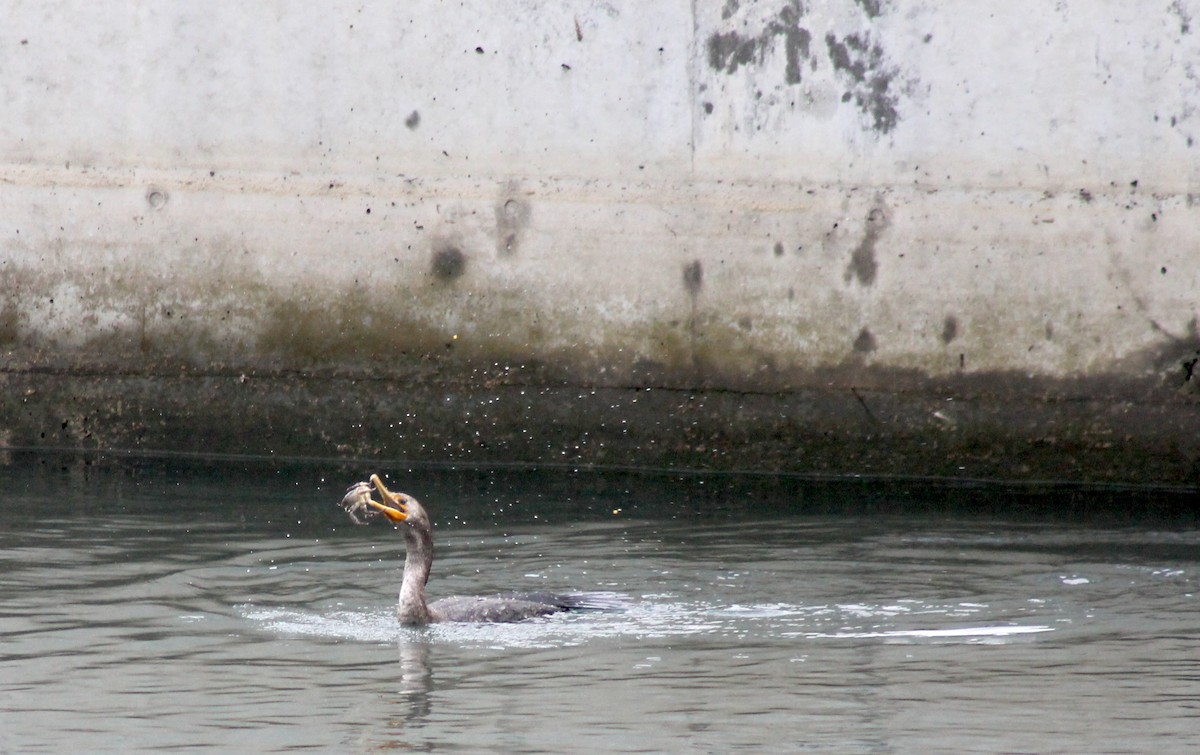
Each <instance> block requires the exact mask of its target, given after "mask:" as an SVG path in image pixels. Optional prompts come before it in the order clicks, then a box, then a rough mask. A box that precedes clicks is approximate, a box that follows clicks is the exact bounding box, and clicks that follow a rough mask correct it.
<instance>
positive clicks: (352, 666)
mask: <svg viewBox="0 0 1200 755" xmlns="http://www.w3.org/2000/svg"><path fill="white" fill-rule="evenodd" d="M372 471H379V472H381V473H385V474H386V475H387V478H388V480H389V482H391V483H392V484H393V485H394V486H395V487H396V488H398V489H400V490H404V491H406V492H409V493H411V494H413V495H415V496H417V497H418V498H420V499H421V500H423V501H424V503H425V504H426V506H427V508H429V510H430V512H431V514H432V516H433V517H434V519H435V521H436V529H435V535H436V538H437V544H438V560H437V562H436V563H435V566H434V573H433V577H432V579H431V582H430V592H431V594H432V595H433V596H435V597H436V596H442V595H449V594H473V593H486V592H489V591H492V590H496V589H502V588H506V587H521V588H524V587H532V588H544V589H554V590H594V589H600V590H614V591H619V592H622V593H625V594H627V595H629V596H630V598H631V604H630V606H629V608H628V610H626V611H623V612H618V613H588V614H580V615H572V616H565V617H555V618H551V619H548V620H541V621H535V622H527V623H523V624H517V625H504V626H464V625H459V626H438V627H432V628H428V629H416V630H414V629H404V628H401V627H399V626H397V624H396V622H395V619H394V616H393V614H392V609H393V604H394V601H395V590H396V587H397V585H398V582H399V575H400V563H401V558H402V556H401V548H402V543H401V541H400V538H399V537H398V536H396V534H395V533H394V532H392V531H391V530H390V529H389V528H387V527H383V526H380V527H371V528H360V527H354V526H351V525H350V524H349V523H348V522H347V520H346V519H345V516H344V514H343V513H342V512H341V511H340V509H338V508H337V507H336V506H335V504H336V502H337V501H338V500H339V499H340V497H341V494H342V492H343V491H344V489H345V488H346V486H347V485H348V484H350V483H351V482H353V481H356V480H358V479H362V478H363V477H365V476H366V474H368V473H369V472H372ZM1192 500H1193V498H1192V496H1189V495H1187V494H1186V493H1184V492H1181V491H1174V492H1148V491H1129V490H1126V491H1121V490H1080V489H1075V490H1064V489H1056V490H1053V491H1045V490H1040V489H1033V488H1021V489H1014V488H998V487H990V486H987V485H982V484H976V485H970V486H965V485H959V486H953V487H948V486H933V485H925V484H916V483H911V482H907V483H901V482H891V483H883V482H868V481H804V480H797V479H785V478H769V477H753V478H748V477H738V476H724V477H697V476H675V477H673V476H670V475H663V474H654V475H651V474H644V475H639V474H634V473H582V472H571V471H569V470H560V471H551V472H540V473H530V472H520V471H515V470H505V471H493V472H487V471H483V470H462V471H455V470H452V469H428V468H427V469H415V470H407V469H393V468H387V467H379V468H347V467H338V466H335V465H328V466H322V465H320V464H316V463H310V464H307V465H301V466H284V467H278V468H277V467H272V466H270V465H267V464H255V465H239V464H232V463H229V464H207V465H206V464H187V463H183V462H177V461H176V462H150V461H142V462H137V463H134V462H129V461H126V462H124V463H122V464H120V465H114V466H106V467H104V468H98V467H96V466H94V465H88V464H85V463H82V462H79V461H69V462H64V461H62V460H60V459H57V458H54V457H47V458H37V457H22V458H19V459H16V460H15V461H13V462H12V463H10V464H9V465H7V466H3V467H0V750H3V751H20V752H30V751H51V752H60V751H118V750H119V751H135V750H143V751H146V750H153V751H161V750H164V749H172V748H174V749H192V748H195V749H221V750H251V751H271V750H284V749H302V748H303V749H314V750H318V751H345V750H354V751H358V750H364V749H392V748H397V749H415V750H421V751H458V752H478V751H486V750H497V751H511V752H568V751H570V752H575V751H581V750H582V751H589V750H590V751H615V752H621V751H624V752H631V751H693V752H728V751H730V750H734V749H738V748H742V749H745V750H749V751H755V752H794V751H797V750H802V751H820V752H928V751H942V752H997V751H1030V752H1032V751H1038V752H1044V751H1071V752H1081V751H1105V752H1114V751H1128V752H1141V751H1162V750H1164V749H1167V750H1173V751H1189V750H1194V749H1196V748H1197V747H1200V719H1198V718H1197V714H1198V713H1200V702H1198V701H1200V653H1198V652H1197V650H1198V647H1200V599H1198V597H1197V595H1198V592H1197V591H1198V589H1200V525H1198V524H1197V520H1196V514H1195V512H1194V511H1193V504H1192Z"/></svg>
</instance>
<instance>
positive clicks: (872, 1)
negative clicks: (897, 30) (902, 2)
mask: <svg viewBox="0 0 1200 755" xmlns="http://www.w3.org/2000/svg"><path fill="white" fill-rule="evenodd" d="M854 2H856V3H858V7H860V8H862V9H863V13H866V14H867V18H878V17H879V15H880V14H881V13H883V3H884V0H854Z"/></svg>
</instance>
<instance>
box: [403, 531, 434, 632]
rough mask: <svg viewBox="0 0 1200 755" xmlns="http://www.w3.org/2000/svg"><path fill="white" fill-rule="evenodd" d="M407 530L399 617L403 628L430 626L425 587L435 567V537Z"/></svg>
mask: <svg viewBox="0 0 1200 755" xmlns="http://www.w3.org/2000/svg"><path fill="white" fill-rule="evenodd" d="M401 527H403V528H404V551H405V556H404V578H403V580H402V581H401V582H400V604H399V606H397V608H396V613H397V615H398V616H399V618H400V623H401V624H413V625H420V624H428V623H429V622H430V621H431V620H432V618H433V617H432V616H431V614H430V613H429V606H428V604H427V603H426V602H425V583H426V582H428V581H429V568H430V566H432V565H433V536H432V535H431V534H430V533H428V532H420V531H417V530H416V529H414V528H412V527H409V526H406V525H401Z"/></svg>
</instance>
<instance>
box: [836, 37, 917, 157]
mask: <svg viewBox="0 0 1200 755" xmlns="http://www.w3.org/2000/svg"><path fill="white" fill-rule="evenodd" d="M825 46H826V48H827V49H828V50H829V60H830V62H831V63H832V64H833V68H834V70H835V71H837V72H838V73H839V74H841V75H842V78H843V79H847V80H848V83H849V85H850V88H849V89H848V90H847V91H846V93H845V94H844V95H843V96H842V100H843V102H850V101H853V102H854V104H855V106H856V107H857V108H858V109H859V111H860V112H862V113H863V114H864V115H866V116H867V117H869V118H870V119H871V125H872V128H873V129H874V130H875V131H877V132H879V133H881V134H886V133H888V132H890V131H891V130H892V129H894V128H895V127H896V124H897V123H898V122H899V120H900V114H899V111H898V110H897V105H898V103H899V98H898V97H897V95H896V93H895V92H894V91H892V83H893V81H894V79H895V78H896V75H897V71H896V69H894V68H891V67H889V66H888V65H887V61H886V59H885V56H884V53H883V48H882V47H880V46H879V44H878V43H873V42H872V41H871V38H870V35H869V34H867V33H865V32H864V33H862V34H847V35H846V36H845V37H842V38H841V39H839V38H838V37H837V35H835V34H833V33H832V32H831V33H829V34H826V35H825Z"/></svg>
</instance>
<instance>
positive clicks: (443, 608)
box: [339, 475, 622, 626]
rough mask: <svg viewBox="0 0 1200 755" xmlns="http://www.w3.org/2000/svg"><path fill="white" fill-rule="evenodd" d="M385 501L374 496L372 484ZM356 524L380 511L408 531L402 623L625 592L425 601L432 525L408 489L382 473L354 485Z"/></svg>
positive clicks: (574, 602) (577, 603)
mask: <svg viewBox="0 0 1200 755" xmlns="http://www.w3.org/2000/svg"><path fill="white" fill-rule="evenodd" d="M372 485H374V486H375V488H374V489H375V490H377V491H378V492H379V497H380V498H382V499H383V501H382V502H379V501H376V500H373V499H372V498H371V492H372V489H371V486H372ZM339 505H340V506H341V507H342V508H343V509H345V510H346V513H347V514H349V515H350V519H351V521H353V522H354V523H355V524H370V523H371V522H373V521H378V520H379V519H380V518H381V517H382V518H386V519H387V520H388V521H389V522H391V523H392V524H394V525H396V526H397V527H398V528H400V529H401V530H402V531H403V532H404V548H405V558H404V578H403V580H402V581H401V583H400V605H399V606H398V607H397V609H396V613H397V615H398V616H399V618H400V623H402V624H409V625H416V626H419V625H423V624H431V623H434V622H439V621H469V622H510V621H521V620H522V619H529V618H533V617H535V616H547V615H549V614H552V613H559V612H561V611H570V610H585V609H593V610H605V609H614V608H619V607H620V606H621V605H622V600H621V596H618V595H615V594H613V593H565V594H554V593H548V592H514V593H502V594H499V595H490V596H486V597H461V598H458V597H456V598H443V599H441V600H438V601H435V602H433V603H426V602H425V583H426V582H427V581H429V567H430V566H431V565H432V564H433V525H432V523H431V522H430V521H429V515H428V514H427V513H425V508H424V507H423V506H421V504H420V503H418V502H417V499H415V498H413V497H412V496H410V495H406V494H405V493H393V492H392V491H390V490H388V489H387V488H386V487H384V484H383V481H382V480H380V479H379V475H371V481H370V482H358V483H355V484H354V485H351V486H350V489H349V490H347V491H346V496H345V497H344V498H342V501H341V503H340V504H339Z"/></svg>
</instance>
